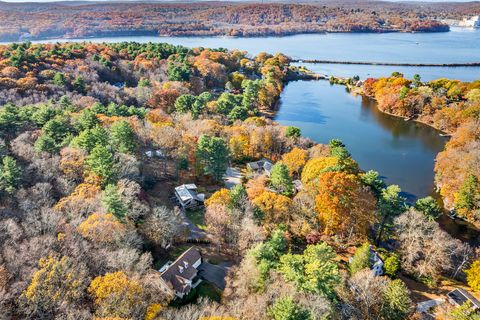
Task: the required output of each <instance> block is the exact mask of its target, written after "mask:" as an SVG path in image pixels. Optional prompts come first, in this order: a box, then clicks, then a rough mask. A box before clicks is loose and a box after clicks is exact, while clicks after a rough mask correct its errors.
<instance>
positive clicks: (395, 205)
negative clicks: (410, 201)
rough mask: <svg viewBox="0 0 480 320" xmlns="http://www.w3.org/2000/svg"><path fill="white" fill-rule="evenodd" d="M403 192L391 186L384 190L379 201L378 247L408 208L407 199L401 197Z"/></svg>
mask: <svg viewBox="0 0 480 320" xmlns="http://www.w3.org/2000/svg"><path fill="white" fill-rule="evenodd" d="M401 191H402V190H401V189H400V187H399V186H397V185H390V186H388V187H387V188H385V189H383V190H382V192H381V194H380V198H379V199H378V204H377V207H378V215H379V220H380V223H379V225H378V230H377V239H376V243H377V245H378V244H379V243H380V241H381V240H382V237H383V236H385V233H387V234H388V233H390V231H391V227H392V224H393V220H394V219H395V218H396V217H398V216H399V215H400V214H402V213H403V212H404V211H405V210H406V208H407V206H406V202H405V201H406V199H405V198H404V197H402V196H401V195H400V192H401Z"/></svg>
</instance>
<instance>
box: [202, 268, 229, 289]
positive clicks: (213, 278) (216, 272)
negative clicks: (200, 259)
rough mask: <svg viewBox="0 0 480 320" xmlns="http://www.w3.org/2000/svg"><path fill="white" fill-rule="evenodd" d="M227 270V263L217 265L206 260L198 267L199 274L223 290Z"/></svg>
mask: <svg viewBox="0 0 480 320" xmlns="http://www.w3.org/2000/svg"><path fill="white" fill-rule="evenodd" d="M227 271H228V267H227V266H226V265H225V264H220V265H215V264H211V263H208V262H204V263H202V264H201V265H200V266H199V267H198V274H199V276H200V277H201V278H203V279H204V280H205V281H208V282H210V283H213V284H214V285H215V286H216V287H217V288H219V289H221V290H223V289H225V285H226V283H225V276H226V275H227Z"/></svg>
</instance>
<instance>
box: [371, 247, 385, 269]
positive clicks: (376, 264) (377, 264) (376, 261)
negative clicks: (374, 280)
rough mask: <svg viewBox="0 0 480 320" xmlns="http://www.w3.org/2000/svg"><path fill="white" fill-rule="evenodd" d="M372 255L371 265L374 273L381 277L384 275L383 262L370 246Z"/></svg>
mask: <svg viewBox="0 0 480 320" xmlns="http://www.w3.org/2000/svg"><path fill="white" fill-rule="evenodd" d="M370 253H371V263H372V267H371V269H372V272H373V274H374V275H376V276H381V275H382V274H383V260H382V258H380V255H379V254H378V252H377V251H376V250H375V249H373V248H372V247H371V246H370Z"/></svg>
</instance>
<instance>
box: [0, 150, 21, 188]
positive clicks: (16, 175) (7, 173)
mask: <svg viewBox="0 0 480 320" xmlns="http://www.w3.org/2000/svg"><path fill="white" fill-rule="evenodd" d="M21 175H22V170H21V168H20V167H19V166H18V165H17V162H16V161H15V159H13V158H12V157H9V156H6V157H4V158H3V160H2V166H1V167H0V189H1V190H3V191H5V192H7V193H10V194H12V193H13V192H14V191H15V189H16V188H17V187H18V185H19V183H20V178H21Z"/></svg>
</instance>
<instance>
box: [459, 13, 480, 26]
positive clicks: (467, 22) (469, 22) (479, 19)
mask: <svg viewBox="0 0 480 320" xmlns="http://www.w3.org/2000/svg"><path fill="white" fill-rule="evenodd" d="M459 26H460V27H465V28H480V16H473V17H471V18H464V19H463V20H462V21H460V23H459Z"/></svg>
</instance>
